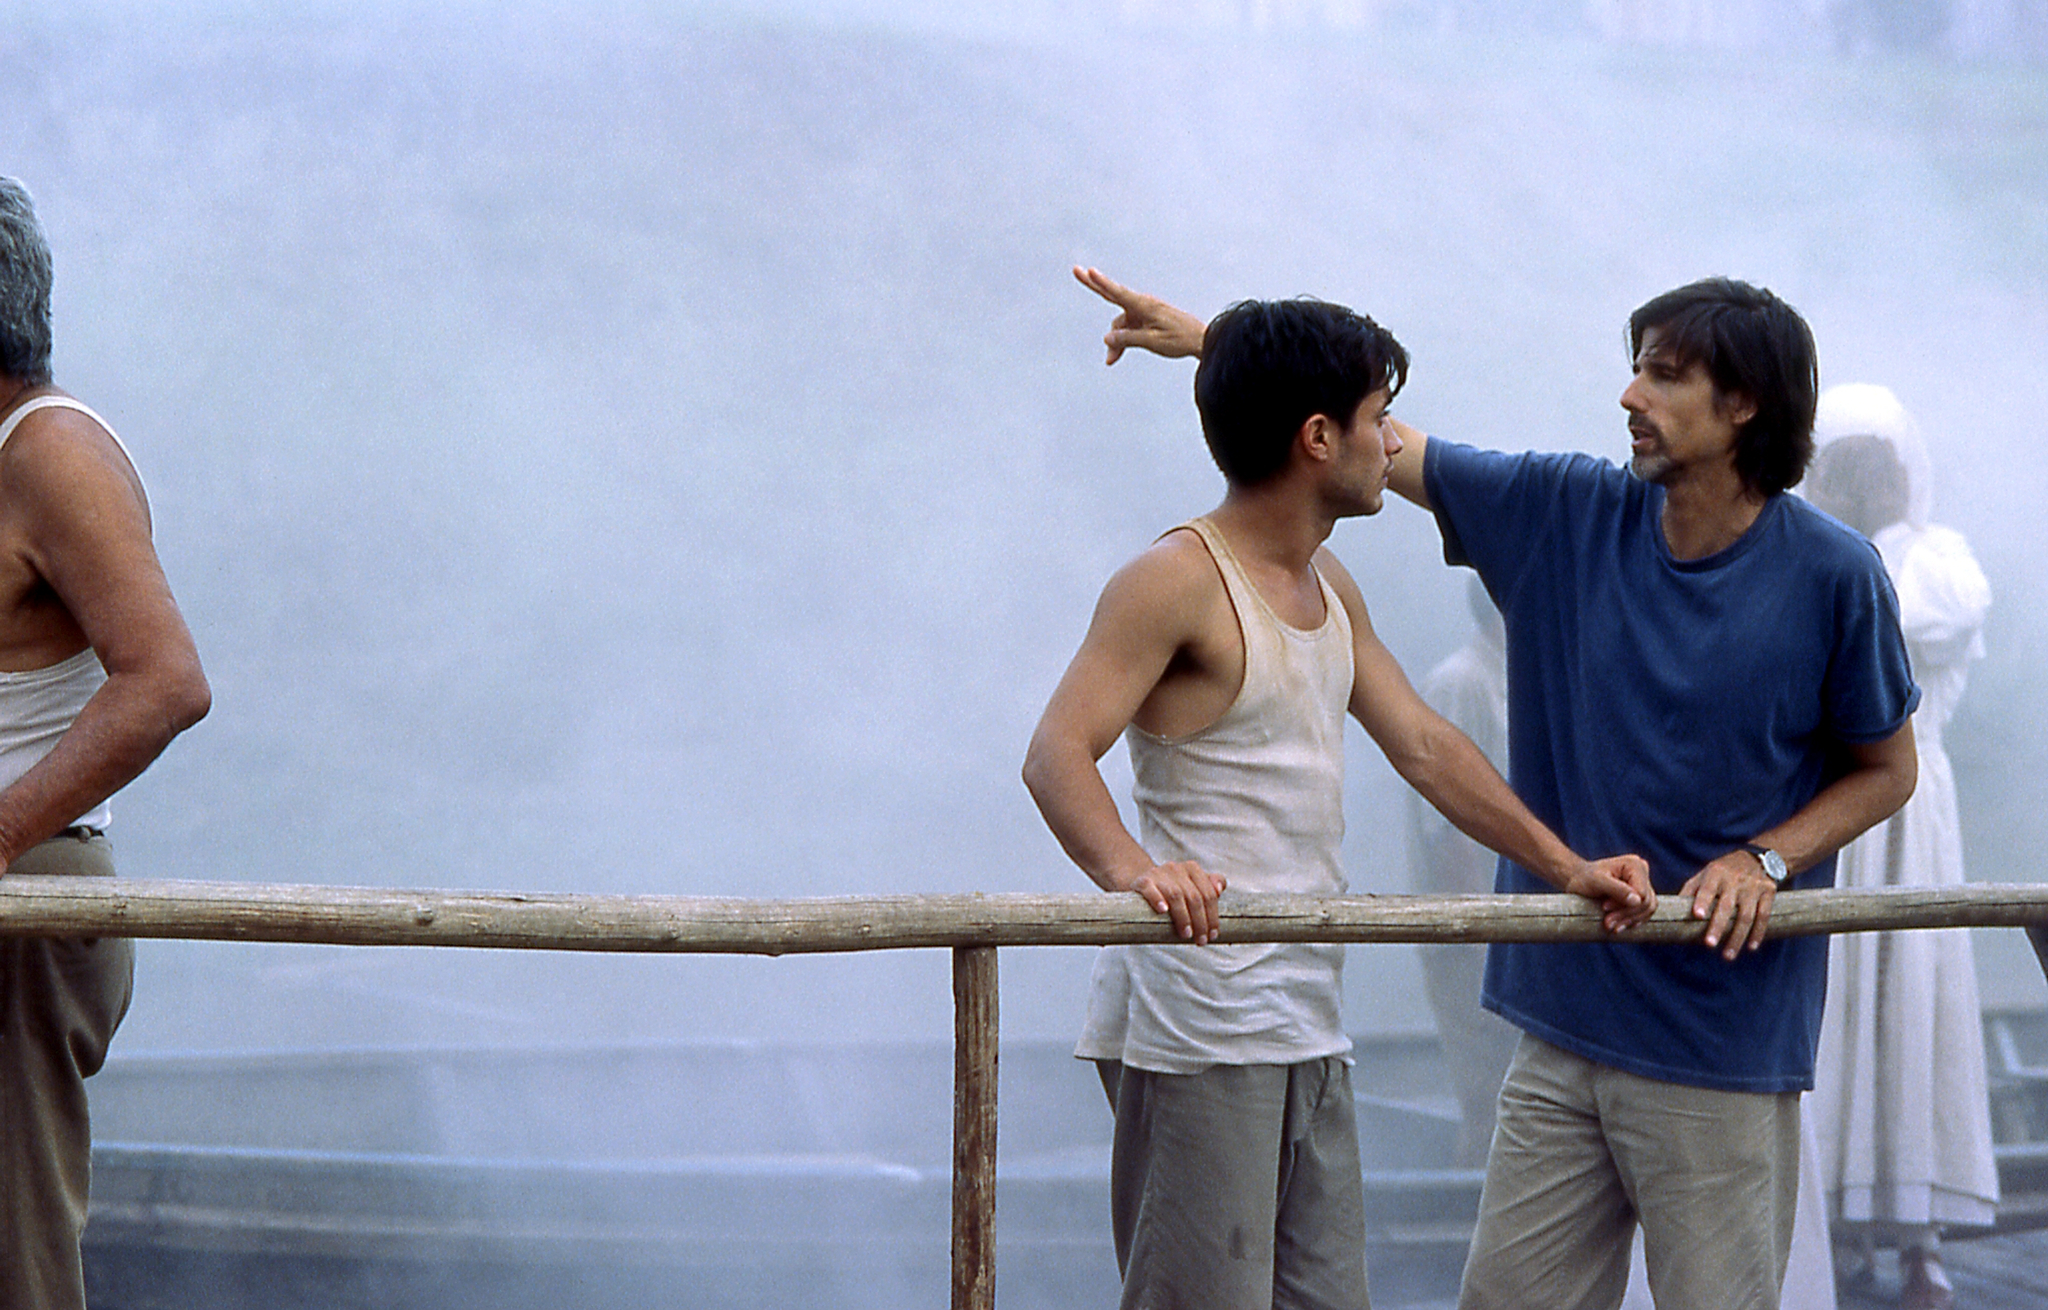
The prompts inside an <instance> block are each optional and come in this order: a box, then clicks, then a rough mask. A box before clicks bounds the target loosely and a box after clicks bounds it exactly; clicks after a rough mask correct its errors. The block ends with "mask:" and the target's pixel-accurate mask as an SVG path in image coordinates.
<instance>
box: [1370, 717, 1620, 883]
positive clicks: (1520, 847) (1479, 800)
mask: <svg viewBox="0 0 2048 1310" xmlns="http://www.w3.org/2000/svg"><path fill="white" fill-rule="evenodd" d="M1394 767H1395V769H1396V770H1397V771H1398V772H1400V774H1401V775H1402V777H1403V778H1404V779H1406V780H1407V782H1408V784H1409V785H1410V786H1411V787H1413V788H1415V790H1416V791H1418V792H1420V793H1421V794H1422V797H1423V799H1425V800H1427V801H1428V802H1429V803H1430V804H1431V805H1434V806H1435V807H1436V808H1437V810H1438V811H1439V812H1441V813H1442V814H1443V816H1444V817H1445V818H1447V819H1449V820H1450V821H1451V822H1452V823H1453V824H1454V825H1456V826H1457V828H1458V830H1459V831H1460V832H1462V833H1464V834H1465V835H1466V836H1468V837H1470V838H1472V839H1473V840H1474V841H1476V842H1478V843H1480V844H1481V845H1483V846H1485V847H1486V848H1487V849H1489V850H1492V851H1496V852H1498V853H1500V854H1502V855H1505V856H1507V857H1508V858H1509V859H1510V860H1513V861H1514V862H1515V863H1516V864H1519V865H1521V866H1522V867H1523V868H1525V869H1527V870H1529V871H1530V872H1531V873H1534V874H1535V875H1536V876H1538V877H1540V878H1542V879H1543V880H1544V881H1545V882H1548V883H1550V884H1552V885H1553V886H1555V887H1557V888H1558V889H1559V890H1564V889H1566V888H1567V887H1568V886H1569V884H1570V882H1571V879H1572V876H1573V874H1574V873H1576V872H1577V871H1578V869H1579V868H1580V867H1581V865H1582V864H1583V863H1584V861H1582V860H1580V859H1579V857H1578V856H1577V855H1575V854H1574V853H1573V852H1572V850H1571V848H1570V847H1568V846H1566V845H1565V844H1564V842H1563V841H1561V840H1559V838H1558V836H1557V834H1556V833H1554V832H1552V831H1551V830H1550V828H1549V826H1548V825H1546V824H1545V823H1544V822H1543V821H1542V820H1541V819H1539V818H1537V817H1536V816H1535V815H1534V814H1532V813H1530V811H1529V807H1528V806H1526V805H1524V804H1523V803H1522V800H1521V798H1520V797H1518V796H1516V795H1515V793H1514V791H1513V789H1511V788H1510V787H1509V786H1508V784H1507V781H1506V780H1505V779H1503V778H1502V777H1501V776H1500V774H1499V772H1498V771H1497V770H1495V769H1494V767H1493V765H1492V764H1491V763H1489V762H1488V761H1487V758H1486V756H1485V754H1484V753H1482V752H1481V751H1480V749H1479V748H1478V747H1477V746H1475V745H1473V744H1472V742H1471V740H1470V739H1469V738H1467V737H1466V736H1465V735H1464V734H1463V733H1460V732H1456V731H1450V732H1442V733H1433V734H1431V735H1430V737H1429V739H1428V741H1427V743H1426V745H1425V748H1424V749H1422V750H1420V751H1417V752H1416V753H1415V754H1414V755H1412V756H1409V757H1406V758H1403V759H1399V760H1395V761H1394Z"/></svg>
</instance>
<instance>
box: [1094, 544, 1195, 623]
mask: <svg viewBox="0 0 2048 1310" xmlns="http://www.w3.org/2000/svg"><path fill="white" fill-rule="evenodd" d="M1111 590H1114V591H1116V592H1118V593H1119V594H1121V595H1125V596H1128V597H1130V598H1131V599H1134V600H1141V601H1144V602H1145V603H1147V604H1149V605H1153V606H1158V607H1162V608H1178V607H1181V606H1186V605H1191V604H1200V603H1202V602H1204V601H1206V600H1210V599H1212V598H1219V597H1221V596H1222V595H1223V578H1222V575H1221V574H1219V573H1218V572H1217V571H1216V561H1215V559H1214V558H1213V557H1212V556H1211V555H1210V554H1209V548H1208V546H1206V545H1204V544H1203V542H1202V539H1201V538H1200V537H1199V536H1197V535H1196V534H1195V533H1193V532H1192V531H1186V530H1176V531H1173V532H1169V533H1167V534H1166V535H1165V536H1163V537H1161V538H1160V539H1159V540H1157V541H1155V542H1153V543H1152V544H1151V545H1150V546H1148V547H1146V548H1145V549H1144V550H1143V551H1142V552H1140V553H1139V554H1138V555H1137V556H1136V557H1135V558H1133V559H1132V560H1131V561H1130V562H1129V563H1127V564H1125V565H1124V566H1123V567H1122V568H1120V569H1118V570H1117V571H1116V574H1115V576H1113V577H1112V578H1111V579H1110V582H1109V587H1108V588H1105V590H1104V595H1105V597H1106V596H1107V595H1108V594H1109V592H1110V591H1111Z"/></svg>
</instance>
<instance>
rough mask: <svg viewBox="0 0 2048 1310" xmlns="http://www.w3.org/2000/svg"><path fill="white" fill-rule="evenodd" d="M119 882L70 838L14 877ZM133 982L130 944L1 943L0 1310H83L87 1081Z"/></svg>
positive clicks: (102, 842)
mask: <svg viewBox="0 0 2048 1310" xmlns="http://www.w3.org/2000/svg"><path fill="white" fill-rule="evenodd" d="M113 872H114V861H113V855H112V852H111V850H110V849H109V847H108V844H107V840H106V838H104V837H78V836H68V835H67V836H59V837H53V838H51V839H50V840H49V841H46V842H44V843H43V844H42V845H40V846H38V847H36V848H35V849H34V850H31V851H30V852H28V854H26V855H24V856H22V857H21V858H20V859H19V860H16V861H15V862H14V863H13V864H12V865H10V866H8V869H7V875H8V876H14V875H23V874H27V875H38V876H41V875H49V874H66V875H82V876H91V877H111V876H112V875H113ZM134 980H135V950H134V946H133V944H132V943H130V942H128V941H127V940H126V939H123V938H115V937H103V938H86V937H0V1310H85V1275H84V1271H83V1269H82V1268H81V1266H80V1263H79V1253H78V1243H79V1239H80V1237H81V1236H83V1234H84V1232H85V1217H86V1201H87V1192H88V1188H89V1185H90V1182H91V1177H92V1126H91V1121H90V1119H89V1118H88V1116H87V1114H86V1103H85V1080H86V1079H87V1078H88V1077H90V1076H91V1075H93V1074H94V1073H97V1072H98V1071H99V1068H100V1066H101V1064H103V1063H105V1061H106V1058H107V1044H108V1042H109V1041H111V1040H112V1038H113V1036H114V1029H115V1028H116V1027H117V1026H118V1025H119V1024H120V1022H121V1016H122V1015H124V1014H126V1013H127V1010H128V998H129V996H130V994H131V991H132V989H133V986H134Z"/></svg>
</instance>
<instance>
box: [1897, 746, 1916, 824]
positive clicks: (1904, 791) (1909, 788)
mask: <svg viewBox="0 0 2048 1310" xmlns="http://www.w3.org/2000/svg"><path fill="white" fill-rule="evenodd" d="M1919 787H1920V761H1919V759H1918V758H1917V757H1916V758H1914V759H1911V760H1908V761H1907V762H1906V764H1905V766H1904V767H1903V768H1900V769H1898V770H1896V771H1895V780H1894V782H1893V784H1892V796H1893V800H1892V813H1894V814H1896V813H1898V812H1899V811H1900V810H1902V809H1904V808H1905V805H1906V802H1907V801H1909V800H1912V799H1913V793H1914V792H1915V791H1917V790H1918V789H1919Z"/></svg>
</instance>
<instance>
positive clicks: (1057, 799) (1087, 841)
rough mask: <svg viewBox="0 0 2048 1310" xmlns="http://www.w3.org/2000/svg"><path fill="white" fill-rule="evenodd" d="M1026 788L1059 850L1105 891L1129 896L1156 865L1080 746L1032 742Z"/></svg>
mask: <svg viewBox="0 0 2048 1310" xmlns="http://www.w3.org/2000/svg"><path fill="white" fill-rule="evenodd" d="M1024 786H1025V787H1026V789H1028V790H1029V791H1030V792H1031V799H1032V800H1033V801H1035V802H1036V803H1037V805H1038V812H1039V814H1041V815H1042V816H1044V818H1045V825H1046V827H1048V828H1050V829H1051V830H1052V835H1053V836H1054V837H1055V838H1056V839H1058V841H1059V844H1060V849H1062V850H1064V851H1065V852H1066V853H1067V858H1068V859H1071V860H1072V861H1073V862H1074V863H1075V864H1076V865H1078V866H1079V867H1080V869H1081V871H1082V872H1083V873H1085V874H1087V875H1088V877H1089V878H1090V879H1092V880H1093V881H1094V882H1095V884H1096V885H1097V886H1098V887H1101V888H1102V889H1103V890H1104V891H1129V890H1131V889H1132V887H1133V886H1134V885H1135V884H1136V882H1137V879H1138V878H1139V877H1140V876H1142V875H1144V874H1145V873H1148V872H1150V871H1151V869H1152V867H1153V861H1152V858H1151V856H1149V855H1148V854H1146V852H1145V848H1144V847H1142V846H1140V845H1139V844H1138V841H1137V839H1136V838H1135V837H1133V836H1131V832H1130V829H1128V828H1126V827H1125V826H1124V821H1123V816H1122V815H1121V814H1119V813H1118V812H1117V808H1116V801H1115V799H1114V798H1112V797H1111V796H1110V794H1109V788H1108V787H1107V786H1106V785H1104V783H1103V781H1102V773H1101V771H1100V770H1099V769H1098V768H1097V767H1096V762H1095V758H1094V756H1092V755H1091V754H1090V753H1089V752H1088V750H1087V748H1086V747H1085V746H1083V745H1081V744H1079V743H1073V742H1060V741H1057V740H1047V739H1045V738H1043V737H1040V738H1034V739H1033V740H1032V743H1031V750H1030V753H1029V754H1028V755H1027V756H1026V757H1025V760H1024Z"/></svg>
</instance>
